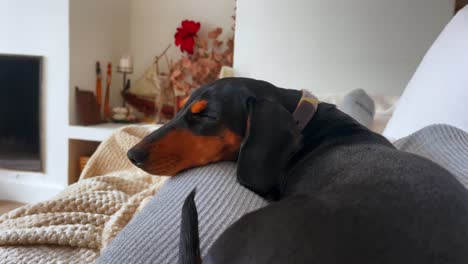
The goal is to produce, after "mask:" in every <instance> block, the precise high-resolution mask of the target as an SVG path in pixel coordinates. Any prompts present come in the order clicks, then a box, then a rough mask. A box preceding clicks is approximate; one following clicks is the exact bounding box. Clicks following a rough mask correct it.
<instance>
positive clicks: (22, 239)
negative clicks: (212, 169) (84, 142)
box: [0, 126, 165, 263]
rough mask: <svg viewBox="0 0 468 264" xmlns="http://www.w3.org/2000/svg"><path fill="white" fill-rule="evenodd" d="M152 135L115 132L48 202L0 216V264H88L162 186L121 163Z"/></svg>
mask: <svg viewBox="0 0 468 264" xmlns="http://www.w3.org/2000/svg"><path fill="white" fill-rule="evenodd" d="M152 130H153V127H151V126H129V127H125V128H123V129H121V130H118V131H117V132H115V133H114V134H113V135H112V136H111V137H110V138H109V139H108V140H106V141H105V142H103V143H102V144H101V145H100V146H99V148H98V149H97V151H96V153H95V154H94V155H93V156H92V158H91V159H90V160H89V162H88V164H87V165H86V167H85V169H84V170H83V173H82V174H81V176H80V181H78V182H77V183H75V184H73V185H70V186H68V187H67V188H66V189H65V190H64V191H63V192H62V193H60V194H59V195H58V196H56V197H54V198H52V199H50V200H47V201H44V202H40V203H37V204H32V205H25V206H23V207H20V208H18V209H16V210H13V211H11V212H9V213H7V214H4V215H2V216H1V217H0V263H93V262H94V261H95V260H96V258H97V257H98V256H99V252H100V250H101V249H103V248H104V247H105V246H106V245H107V244H108V243H109V242H110V241H111V240H112V239H113V238H114V237H115V236H116V234H117V233H118V232H119V231H120V230H121V229H122V228H123V227H124V226H125V225H126V224H127V223H128V222H129V221H130V220H131V219H132V217H133V216H134V215H135V212H137V211H139V210H140V209H141V208H142V207H143V206H144V205H145V204H146V202H147V201H149V199H150V198H152V196H153V195H154V194H155V193H156V192H157V191H158V190H159V188H160V187H161V186H162V185H163V183H164V181H165V177H157V176H151V175H149V174H147V173H144V172H143V171H141V170H139V169H137V168H136V167H134V166H133V165H132V164H131V163H130V162H129V161H128V160H127V157H126V152H127V150H128V149H129V148H130V147H131V146H133V145H134V144H136V143H137V142H139V141H140V140H141V138H142V137H144V136H145V135H147V134H148V133H149V132H151V131H152Z"/></svg>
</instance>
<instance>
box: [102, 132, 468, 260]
mask: <svg viewBox="0 0 468 264" xmlns="http://www.w3.org/2000/svg"><path fill="white" fill-rule="evenodd" d="M395 145H396V146H397V147H398V148H399V149H401V150H404V151H408V152H413V153H416V154H419V155H422V156H425V157H427V158H429V159H432V160H433V161H435V162H437V163H439V164H440V165H441V166H443V167H445V168H447V169H448V170H449V171H451V172H452V173H453V174H454V175H455V176H456V177H457V178H458V179H459V180H460V181H461V182H462V183H463V184H464V185H465V186H466V187H468V133H466V132H464V131H462V130H459V129H457V128H454V127H451V126H446V125H434V126H429V127H426V128H424V129H422V130H420V131H418V132H416V133H414V134H412V135H410V136H408V137H406V138H403V139H400V140H398V141H397V142H395ZM195 186H196V187H197V196H196V199H195V200H196V204H197V207H198V213H199V215H198V217H199V225H200V242H201V250H202V255H205V254H206V253H207V250H208V249H209V248H210V246H211V244H212V243H213V242H214V241H215V239H216V238H217V237H218V236H219V235H220V234H221V233H222V232H223V231H224V230H225V229H226V228H227V227H228V226H229V225H231V224H232V223H233V222H235V221H236V220H237V219H238V218H239V217H241V216H242V215H244V214H246V213H247V212H250V211H253V210H256V209H258V208H261V207H263V206H265V205H266V204H267V203H266V202H265V201H264V200H263V199H261V198H260V197H259V196H257V195H255V194H253V193H252V192H250V191H249V190H247V189H245V188H243V187H242V186H240V185H239V184H238V183H237V182H236V172H235V164H234V163H228V162H224V163H218V164H214V165H209V166H205V167H201V168H196V169H193V170H190V171H187V172H185V173H182V174H181V175H179V176H177V177H175V178H173V179H171V180H169V181H167V183H166V184H165V185H164V186H163V188H162V189H161V190H160V191H159V192H158V194H157V195H156V196H155V197H154V199H153V200H152V201H151V202H150V203H149V204H148V205H147V206H146V207H145V208H144V209H143V210H142V212H141V213H139V214H138V215H137V216H136V217H135V218H134V219H133V220H132V221H131V222H130V223H129V224H128V225H127V226H126V227H125V229H124V230H123V231H121V232H120V234H119V235H118V236H117V237H116V238H115V240H114V241H113V242H112V243H111V244H110V245H109V247H108V248H107V249H106V251H105V252H104V254H103V255H102V256H101V258H100V259H99V260H98V263H161V264H164V263H177V255H178V242H179V225H180V213H181V208H182V203H183V201H184V199H185V197H186V196H187V195H188V194H189V192H190V191H191V190H192V189H193V188H194V187H195Z"/></svg>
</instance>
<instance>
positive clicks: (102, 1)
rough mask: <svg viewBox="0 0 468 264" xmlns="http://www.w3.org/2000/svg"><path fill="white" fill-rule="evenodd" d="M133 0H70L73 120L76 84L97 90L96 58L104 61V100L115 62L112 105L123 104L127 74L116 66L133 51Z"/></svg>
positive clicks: (72, 118) (102, 64)
mask: <svg viewBox="0 0 468 264" xmlns="http://www.w3.org/2000/svg"><path fill="white" fill-rule="evenodd" d="M130 1H131V0H99V1H96V0H70V89H71V90H70V91H71V92H70V123H71V124H76V123H77V120H76V119H77V117H76V105H75V92H74V91H75V86H78V87H80V89H84V90H89V91H95V90H96V70H95V65H96V61H100V62H101V69H102V76H103V79H102V86H103V97H102V99H103V101H104V95H105V85H106V71H107V63H108V62H111V63H112V65H113V67H112V84H111V90H110V104H111V106H118V105H120V104H121V101H122V100H121V96H120V91H121V90H122V88H123V76H122V75H121V74H119V73H117V70H116V67H117V65H118V63H119V59H120V56H122V54H124V53H129V52H130V40H129V36H130Z"/></svg>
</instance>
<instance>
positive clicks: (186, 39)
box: [174, 20, 200, 54]
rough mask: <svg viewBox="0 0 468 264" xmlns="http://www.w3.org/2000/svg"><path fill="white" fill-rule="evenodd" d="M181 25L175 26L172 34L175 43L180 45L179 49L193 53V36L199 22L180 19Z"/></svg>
mask: <svg viewBox="0 0 468 264" xmlns="http://www.w3.org/2000/svg"><path fill="white" fill-rule="evenodd" d="M181 25H182V26H181V27H179V28H177V32H176V33H175V35H174V38H175V45H176V46H180V51H182V52H184V51H186V52H188V53H189V54H193V47H194V46H195V37H196V36H197V33H198V30H200V23H198V22H195V21H192V20H184V21H182V24H181Z"/></svg>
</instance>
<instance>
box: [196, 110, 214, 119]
mask: <svg viewBox="0 0 468 264" xmlns="http://www.w3.org/2000/svg"><path fill="white" fill-rule="evenodd" d="M193 117H194V118H196V119H200V120H217V119H218V116H217V115H216V113H212V112H208V111H202V112H200V113H196V114H193Z"/></svg>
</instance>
